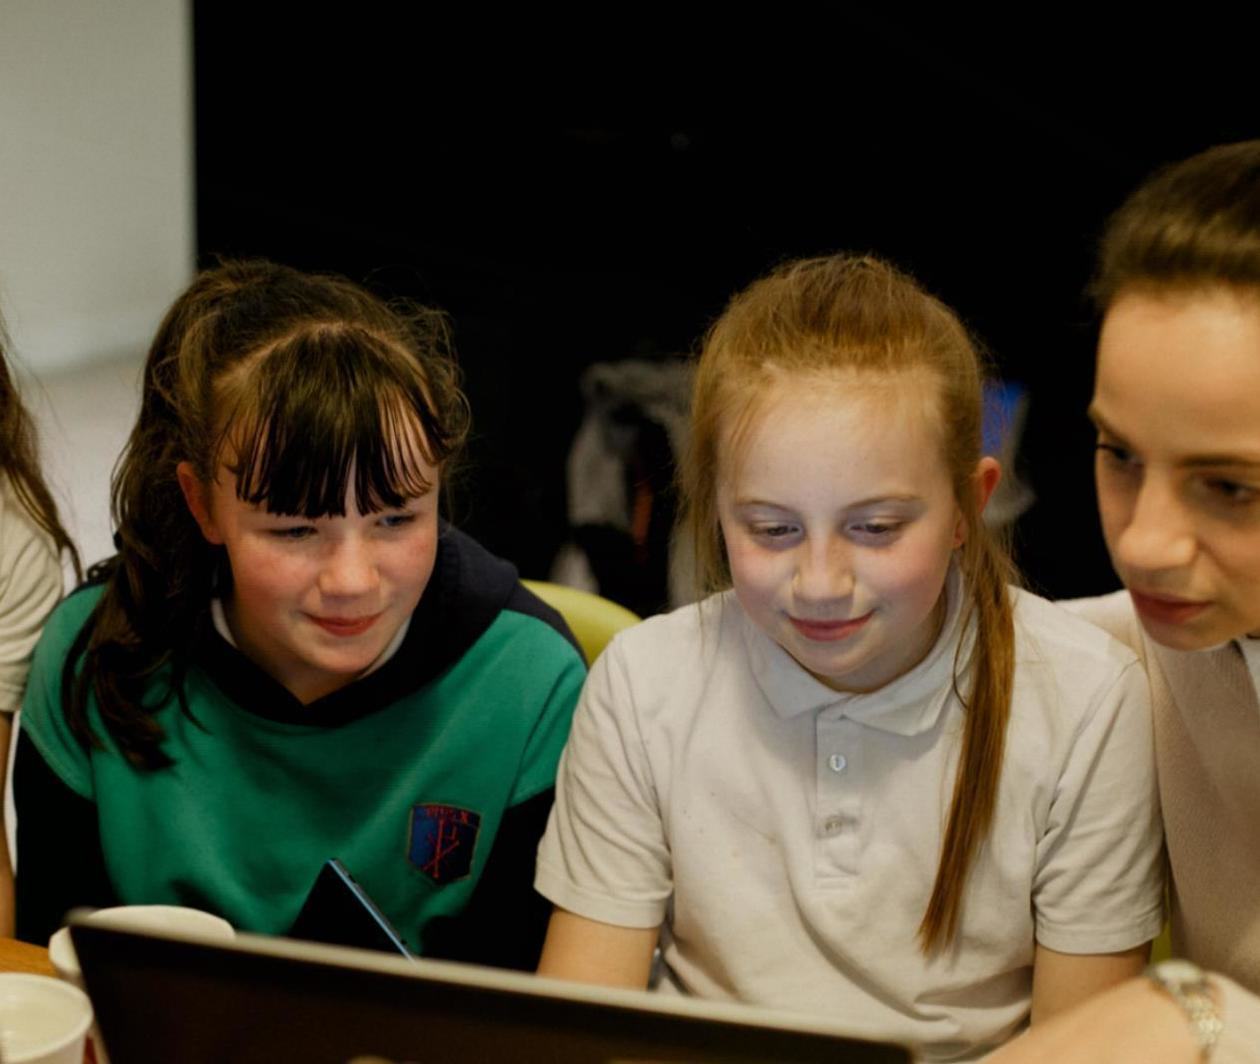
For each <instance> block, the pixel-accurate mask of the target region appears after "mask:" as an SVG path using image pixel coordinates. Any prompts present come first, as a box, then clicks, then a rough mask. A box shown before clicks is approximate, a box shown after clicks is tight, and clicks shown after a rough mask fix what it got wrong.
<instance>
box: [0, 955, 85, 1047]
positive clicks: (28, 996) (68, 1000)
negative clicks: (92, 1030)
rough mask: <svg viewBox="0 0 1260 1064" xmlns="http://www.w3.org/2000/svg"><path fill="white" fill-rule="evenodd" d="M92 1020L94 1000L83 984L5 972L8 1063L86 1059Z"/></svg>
mask: <svg viewBox="0 0 1260 1064" xmlns="http://www.w3.org/2000/svg"><path fill="white" fill-rule="evenodd" d="M91 1024H92V1005H91V1002H89V1001H88V998H87V995H86V994H85V993H83V991H82V990H80V989H79V988H78V987H75V986H71V985H70V984H69V983H64V982H62V981H61V980H59V979H53V978H52V977H50V976H47V975H27V974H25V973H21V972H3V973H0V1059H3V1060H4V1062H5V1064H82V1061H83V1045H84V1041H85V1039H86V1038H87V1033H88V1027H90V1026H91Z"/></svg>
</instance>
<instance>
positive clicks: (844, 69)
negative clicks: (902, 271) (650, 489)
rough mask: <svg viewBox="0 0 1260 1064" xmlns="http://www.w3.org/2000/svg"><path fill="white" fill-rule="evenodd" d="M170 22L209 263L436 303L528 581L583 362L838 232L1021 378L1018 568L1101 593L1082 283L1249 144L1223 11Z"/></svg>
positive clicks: (687, 333) (1104, 574)
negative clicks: (1120, 222) (284, 269)
mask: <svg viewBox="0 0 1260 1064" xmlns="http://www.w3.org/2000/svg"><path fill="white" fill-rule="evenodd" d="M260 9H261V10H263V11H271V12H272V13H271V14H270V15H266V14H264V15H262V16H260V14H259V11H260ZM295 10H296V9H295ZM194 11H195V69H196V101H197V102H196V108H197V110H196V129H197V193H198V194H197V204H198V243H199V252H200V255H201V258H202V261H203V262H204V261H208V260H209V258H210V257H212V256H214V255H217V254H232V255H242V254H249V255H266V256H268V257H272V258H275V259H278V260H281V261H285V262H289V263H292V264H294V265H297V266H300V267H305V268H317V269H330V270H335V271H338V272H341V273H345V274H347V275H349V276H351V277H354V278H356V279H358V280H362V281H366V282H368V283H369V284H370V285H371V286H372V287H374V288H375V289H376V290H378V291H380V292H383V293H385V294H396V295H404V296H409V297H413V298H418V299H420V300H422V301H426V302H431V303H435V304H437V305H438V306H441V307H443V308H444V309H446V310H447V311H449V312H450V314H451V315H452V318H453V321H454V325H455V333H456V343H457V346H458V349H459V352H460V355H461V360H462V362H463V364H464V367H465V372H466V374H467V384H468V390H469V394H470V398H471V401H472V404H473V411H474V416H475V420H476V426H477V436H476V439H475V440H474V443H473V447H472V454H471V458H472V467H471V472H470V474H469V478H468V480H467V481H466V482H465V485H464V490H463V491H462V493H461V495H460V501H459V514H458V516H459V520H460V523H461V524H462V525H463V526H464V527H465V528H467V529H468V530H469V531H471V532H472V533H473V534H474V535H476V536H477V537H478V538H480V539H481V540H482V541H483V542H485V543H486V544H487V545H488V546H490V547H491V548H492V549H494V550H496V551H498V552H499V553H501V554H504V555H506V556H508V557H510V558H512V559H513V560H515V561H516V562H517V563H518V565H520V567H521V569H522V571H523V572H524V573H525V575H529V576H544V575H545V574H546V572H547V569H548V566H549V565H550V562H551V559H552V556H553V554H554V552H555V550H556V548H557V547H558V546H559V544H560V543H561V541H562V540H563V538H564V534H565V530H564V469H563V463H564V456H565V454H566V451H567V448H568V445H569V443H570V441H571V439H572V436H573V433H574V430H575V429H576V427H577V424H578V420H579V418H580V415H581V400H580V397H579V394H578V390H577V375H578V374H579V372H580V371H581V369H582V368H583V367H584V366H586V365H587V364H589V363H590V362H593V361H596V360H606V359H616V358H624V357H628V356H631V355H639V356H648V357H652V356H658V355H668V354H671V353H679V352H685V351H687V350H689V349H691V348H692V346H693V345H694V342H695V340H696V338H697V337H698V336H699V334H700V333H701V332H702V331H703V329H704V327H705V325H706V324H707V322H709V321H710V320H711V319H712V318H713V316H714V315H716V314H717V313H718V312H719V311H720V310H721V307H722V305H723V302H724V301H725V299H726V298H727V297H728V296H729V295H730V294H731V293H732V292H733V291H734V290H736V289H737V288H738V287H740V286H742V285H743V284H745V283H747V282H748V281H749V280H751V279H752V278H754V277H755V276H757V275H758V274H760V273H761V272H763V271H764V270H765V269H766V268H767V267H768V266H770V265H771V264H773V263H775V262H777V261H779V260H781V259H783V258H785V257H790V256H795V255H799V254H806V253H813V252H820V251H830V250H837V249H849V250H871V251H875V252H878V253H879V254H882V255H884V256H886V257H889V258H891V259H893V260H894V261H896V262H897V263H898V264H900V265H901V266H903V267H904V268H907V269H909V270H910V271H911V272H913V273H914V274H915V275H916V276H918V278H919V279H920V280H921V281H922V282H923V283H925V284H926V285H927V286H928V287H929V288H930V289H931V290H932V291H934V292H936V293H937V294H938V295H940V296H941V297H942V298H944V299H945V300H946V301H947V302H949V303H950V304H951V305H953V306H954V307H955V308H957V309H958V310H959V312H960V313H961V314H962V316H963V317H964V319H965V320H966V321H967V322H968V324H969V325H970V326H971V327H972V329H973V330H974V331H975V332H976V334H977V335H978V336H979V337H980V339H981V340H982V341H983V342H984V343H985V344H986V345H987V347H988V348H989V349H990V350H991V351H992V353H993V355H994V357H995V359H996V362H997V364H998V367H999V369H1000V371H1001V372H1002V374H1003V375H1004V376H1006V377H1007V378H1010V379H1013V380H1017V381H1019V382H1021V383H1022V384H1024V385H1025V386H1026V388H1027V389H1028V391H1029V393H1030V396H1031V404H1030V409H1029V421H1028V424H1027V427H1026V432H1025V439H1024V446H1023V452H1022V456H1021V463H1020V464H1021V470H1020V471H1021V474H1022V477H1023V479H1024V480H1026V481H1027V482H1028V484H1029V485H1030V486H1031V487H1032V489H1033V490H1034V491H1035V492H1036V496H1037V502H1036V504H1035V505H1034V506H1033V507H1032V509H1031V510H1029V512H1028V513H1027V514H1026V515H1025V516H1024V517H1023V518H1022V519H1021V521H1020V523H1019V526H1018V528H1017V545H1018V557H1019V561H1020V563H1021V565H1022V566H1023V568H1024V570H1025V573H1026V574H1027V577H1028V579H1029V582H1030V583H1031V584H1032V585H1033V586H1034V587H1037V588H1039V589H1040V590H1042V591H1044V592H1046V593H1048V594H1051V595H1054V596H1064V595H1075V594H1082V593H1090V592H1097V591H1102V590H1107V589H1109V588H1110V587H1112V586H1114V582H1113V580H1112V578H1111V575H1110V570H1109V567H1108V565H1107V562H1106V558H1105V554H1104V552H1103V550H1102V548H1101V544H1100V539H1099V533H1098V526H1097V519H1096V517H1095V514H1094V501H1093V489H1092V486H1091V480H1090V477H1091V473H1090V468H1091V451H1092V437H1091V433H1090V431H1089V427H1088V425H1087V422H1086V420H1085V417H1084V410H1085V407H1086V404H1087V402H1088V397H1089V391H1090V383H1091V380H1090V361H1091V354H1092V346H1093V341H1094V333H1095V323H1094V321H1093V318H1092V315H1091V313H1090V311H1089V308H1088V306H1087V304H1086V303H1085V301H1084V299H1083V298H1082V296H1081V291H1082V289H1083V287H1084V285H1085V283H1086V281H1087V279H1088V276H1089V271H1090V266H1091V258H1092V253H1093V247H1094V243H1095V240H1096V238H1097V234H1098V231H1099V228H1100V226H1101V223H1102V221H1103V219H1104V218H1105V216H1106V214H1107V212H1108V211H1110V210H1111V209H1113V208H1114V207H1115V206H1116V205H1117V204H1118V203H1119V201H1120V199H1121V198H1122V197H1123V195H1124V194H1125V193H1126V192H1127V191H1128V190H1129V189H1130V188H1131V187H1132V186H1133V185H1134V184H1135V183H1136V182H1137V181H1138V180H1139V179H1140V178H1141V177H1142V176H1143V175H1145V174H1146V173H1148V172H1149V171H1150V170H1151V169H1152V168H1153V167H1154V166H1156V165H1158V164H1160V163H1163V162H1166V161H1170V160H1173V159H1177V158H1181V157H1184V156H1185V155H1187V154H1191V153H1193V152H1194V151H1197V150H1199V149H1201V148H1203V147H1206V146H1207V145H1209V144H1212V143H1216V142H1219V141H1224V140H1237V139H1241V138H1243V137H1247V136H1256V135H1260V117H1257V115H1258V114H1260V112H1257V110H1256V108H1255V104H1256V102H1257V100H1256V95H1257V94H1256V93H1255V92H1254V91H1253V90H1252V89H1251V88H1250V82H1251V80H1252V77H1251V72H1252V71H1253V69H1254V63H1253V62H1252V61H1251V60H1250V58H1249V57H1247V56H1246V55H1245V54H1244V53H1243V51H1242V49H1243V47H1244V42H1245V40H1246V39H1247V38H1246V35H1245V34H1243V33H1242V31H1241V29H1240V28H1238V27H1234V28H1232V29H1231V28H1230V27H1229V26H1225V25H1220V26H1217V25H1212V26H1201V27H1197V28H1190V27H1186V26H1177V27H1158V26H1157V27H1155V28H1154V29H1152V30H1150V31H1148V32H1147V34H1146V36H1145V37H1140V36H1136V35H1135V33H1134V30H1133V29H1132V27H1128V26H1101V25H1090V26H1080V25H1073V26H1062V27H1053V26H1048V25H1032V24H1029V25H1021V26H1014V25H1003V24H1000V23H997V24H995V23H992V22H987V23H984V24H979V23H977V24H976V25H972V26H966V25H960V24H958V23H957V22H956V21H950V22H948V23H947V22H944V21H942V22H941V23H940V24H939V25H931V24H926V23H924V22H922V21H921V20H918V19H917V18H916V22H915V23H914V24H913V25H911V26H902V25H899V24H897V23H896V22H894V21H893V20H892V19H891V18H882V17H879V16H874V15H869V14H865V15H861V16H858V15H845V16H838V17H837V16H833V17H832V18H831V20H830V21H829V22H827V23H825V24H824V23H819V24H817V25H807V24H804V23H796V24H792V25H782V24H778V23H776V24H774V25H773V26H772V25H769V24H767V25H758V24H748V25H741V26H737V27H734V28H733V30H734V31H737V32H733V31H732V27H730V26H726V27H721V29H722V31H723V32H722V33H721V34H718V33H716V31H715V33H714V34H711V35H704V34H697V35H695V36H694V37H689V38H687V39H682V38H681V37H680V36H679V34H678V30H677V27H675V26H668V25H664V24H662V25H660V26H654V27H643V26H638V27H629V26H625V25H622V26H613V27H611V28H609V27H601V28H600V29H598V30H595V29H593V28H592V27H589V26H585V25H581V24H577V23H573V22H568V23H565V24H563V25H555V26H539V25H534V26H531V27H528V29H526V28H525V27H520V26H516V27H512V26H503V25H496V26H495V27H494V29H495V30H496V33H497V36H496V38H495V43H493V44H491V43H490V42H489V40H488V38H483V37H470V36H463V37H455V36H452V35H451V34H450V33H449V31H444V30H442V29H441V28H439V27H437V26H435V25H434V24H432V22H431V21H430V18H429V13H428V11H427V10H426V11H424V12H420V13H417V14H414V15H411V16H408V17H403V16H400V15H399V14H398V13H397V12H394V11H392V10H390V11H387V10H386V9H381V10H379V11H373V9H371V8H370V7H354V8H351V7H349V6H347V7H345V8H344V9H342V10H338V11H337V12H336V16H335V19H334V18H332V17H331V16H328V18H329V20H328V21H326V22H321V21H318V20H316V19H313V18H311V17H309V16H308V17H304V18H303V19H302V20H301V21H298V20H297V19H296V18H290V17H284V16H282V15H280V14H277V13H276V9H272V8H267V7H266V6H265V5H253V6H251V7H248V8H246V7H238V6H235V5H232V4H225V3H214V2H209V0H199V2H197V3H196V4H195V7H194ZM485 30H486V27H483V28H482V30H481V32H482V33H484V32H485ZM733 37H738V38H739V39H738V40H734V39H732V38H733ZM1235 42H1236V43H1235Z"/></svg>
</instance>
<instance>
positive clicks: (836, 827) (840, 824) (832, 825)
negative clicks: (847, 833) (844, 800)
mask: <svg viewBox="0 0 1260 1064" xmlns="http://www.w3.org/2000/svg"><path fill="white" fill-rule="evenodd" d="M843 828H844V817H842V816H829V817H828V818H827V819H826V820H824V821H823V831H824V832H826V833H827V834H828V835H838V834H839V833H840V831H841V830H842V829H843Z"/></svg>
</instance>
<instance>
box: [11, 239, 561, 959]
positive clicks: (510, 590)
mask: <svg viewBox="0 0 1260 1064" xmlns="http://www.w3.org/2000/svg"><path fill="white" fill-rule="evenodd" d="M467 430H468V410H467V404H466V401H465V399H464V396H463V394H462V392H461V391H460V388H459V385H458V375H457V372H456V367H455V363H454V361H453V359H452V357H451V356H450V354H449V353H448V342H447V330H446V325H445V321H444V319H443V318H442V316H441V315H440V314H437V313H435V312H433V311H428V310H424V309H422V308H414V307H412V308H404V309H399V308H396V307H391V306H387V305H386V304H384V303H383V302H381V301H380V300H379V299H377V298H375V297H374V296H372V295H371V294H369V293H368V292H366V291H365V290H363V289H361V288H359V287H357V286H355V285H353V284H351V283H349V282H347V281H345V280H342V279H339V278H332V277H322V276H313V275H307V274H303V273H299V272H298V271H296V270H292V269H288V268H286V267H283V266H277V265H272V264H268V263H229V264H226V265H223V266H220V267H218V268H217V269H212V270H208V271H206V272H205V273H203V274H201V275H200V276H199V277H197V278H196V280H195V281H194V282H193V284H192V286H191V287H190V288H189V289H188V290H187V291H186V292H185V293H184V294H183V295H182V296H180V297H179V299H177V300H176V302H175V304H174V306H173V307H172V308H171V310H170V311H169V312H168V314H167V316H166V318H165V320H164V321H163V322H162V325H161V326H160V328H159V330H158V333H157V336H156V338H155V340H154V342H153V346H152V348H151V350H150V353H149V357H148V361H147V363H146V366H145V371H144V383H143V395H142V403H141V410H140V416H139V420H138V422H137V424H136V426H135V429H134V430H133V432H132V434H131V437H130V440H129V441H128V444H127V448H126V451H125V453H124V455H123V458H122V460H121V462H120V464H119V467H118V469H117V472H116V474H115V477H114V483H113V510H114V519H115V523H116V525H117V542H118V546H119V550H118V554H117V555H116V556H115V557H113V558H112V559H110V560H108V561H106V562H104V563H102V564H101V565H99V566H97V567H95V568H94V570H93V571H92V573H91V574H90V576H91V579H90V580H89V583H88V585H87V586H86V587H85V588H83V589H81V590H80V591H79V592H77V593H76V594H74V595H72V596H70V598H69V599H67V601H66V602H65V604H64V605H63V606H62V607H61V608H60V609H59V610H58V611H57V613H56V614H55V615H54V617H53V620H52V621H51V623H50V625H49V627H48V630H47V632H46V634H45V636H44V639H43V641H42V643H41V645H40V647H39V649H38V651H37V653H36V657H35V664H34V668H33V672H32V677H31V685H30V688H29V690H28V694H27V699H26V703H25V705H24V710H23V726H22V734H21V738H20V740H19V746H18V750H17V759H16V765H15V770H14V773H15V791H16V798H17V803H18V809H19V814H20V815H19V836H18V850H19V858H20V860H19V873H18V879H17V918H18V933H19V935H21V936H22V937H26V938H29V939H35V940H38V939H42V938H44V937H46V936H47V935H48V934H49V932H50V931H52V930H53V929H54V928H55V927H56V926H57V923H58V921H59V920H60V919H61V917H62V915H63V913H64V912H65V910H66V909H67V908H69V907H70V906H73V905H82V904H87V905H101V904H105V903H111V902H124V903H140V902H170V903H177V904H184V905H191V906H195V907H198V908H202V909H207V910H210V911H212V912H216V913H218V914H220V915H222V916H224V917H226V918H227V919H228V920H229V921H231V922H232V923H233V924H234V925H236V926H237V927H239V928H243V929H246V930H251V931H258V932H264V933H284V932H286V931H288V930H289V929H290V928H291V926H292V924H293V922H294V920H295V918H296V916H297V915H298V912H299V910H300V909H301V906H302V903H303V901H304V899H305V897H306V895H307V892H308V891H309V889H310V887H311V885H312V883H313V882H314V881H315V878H316V876H317V874H318V872H319V871H320V868H321V866H322V864H323V863H324V862H325V861H326V860H327V859H329V858H332V857H338V858H340V859H341V860H342V861H343V862H344V863H345V865H346V866H347V868H348V869H349V870H350V871H351V872H352V873H353V874H354V875H355V877H356V878H357V879H358V880H359V882H360V883H361V884H362V885H363V886H364V887H365V888H366V890H367V891H368V893H369V894H370V895H372V896H373V898H374V899H375V901H376V902H377V903H378V904H379V906H380V907H381V909H383V910H384V912H385V914H386V915H387V916H388V917H389V918H390V919H391V921H392V922H393V923H394V924H395V925H396V926H397V928H398V929H399V931H400V933H401V934H402V936H403V938H404V939H405V940H406V942H407V943H408V944H409V945H410V947H411V948H412V949H414V950H417V951H419V952H422V953H425V954H427V955H434V956H445V957H455V958H460V959H464V960H469V961H478V962H486V963H496V964H503V965H509V966H516V967H522V968H526V967H530V966H532V964H533V963H534V960H535V958H536V956H537V952H538V949H539V946H540V943H541V940H542V934H543V927H544V923H545V919H546V907H545V905H544V904H543V903H542V901H541V899H537V898H536V896H535V895H534V894H533V891H532V888H531V878H532V874H533V862H534V849H535V847H536V844H537V841H538V838H539V837H540V835H541V833H542V830H543V826H544V824H545V822H546V818H547V814H548V811H549V809H550V806H551V793H552V784H553V780H554V774H555V764H556V760H557V758H558V757H559V753H560V748H561V746H562V745H563V743H564V739H565V737H566V735H567V733H568V726H569V717H570V714H571V712H572V709H573V705H574V702H575V701H576V698H577V693H578V689H579V687H580V685H581V682H582V678H583V674H584V671H585V670H584V666H583V662H582V658H581V655H580V653H579V651H578V650H577V649H576V647H575V646H574V645H573V644H572V642H571V636H570V635H569V633H568V631H567V629H566V628H565V626H564V624H563V621H561V620H560V618H559V617H558V615H557V614H555V613H554V612H553V611H551V610H550V609H548V608H547V607H546V606H544V605H543V604H542V603H541V602H539V601H538V600H537V599H536V598H534V597H533V596H532V595H530V594H529V593H528V592H527V591H525V590H524V589H523V588H522V587H521V585H520V583H519V581H518V580H517V576H516V571H515V569H514V568H513V567H512V566H511V565H510V564H508V563H507V562H505V561H502V560H500V559H498V558H495V557H493V556H492V555H490V554H489V553H487V552H486V551H485V550H484V549H483V548H481V547H480V546H478V545H477V544H476V543H474V542H473V541H472V540H471V539H469V538H468V537H467V536H464V535H463V534H462V533H460V532H458V531H456V530H455V529H454V528H452V527H451V526H449V525H448V524H446V523H445V522H444V521H443V520H441V519H440V518H439V516H438V509H439V508H438V498H439V494H440V489H441V488H442V486H443V484H444V482H449V480H450V477H451V475H452V470H453V469H454V466H455V463H456V462H457V460H458V458H459V456H460V453H461V449H462V446H463V443H464V440H465V437H466V434H467ZM28 827H29V828H30V830H27V829H28Z"/></svg>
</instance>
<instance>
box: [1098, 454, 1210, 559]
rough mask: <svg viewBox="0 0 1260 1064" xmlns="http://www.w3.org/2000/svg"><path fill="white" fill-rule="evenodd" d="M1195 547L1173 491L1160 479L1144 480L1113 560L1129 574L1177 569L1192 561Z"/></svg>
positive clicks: (1183, 510)
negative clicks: (1129, 572) (1131, 572)
mask: <svg viewBox="0 0 1260 1064" xmlns="http://www.w3.org/2000/svg"><path fill="white" fill-rule="evenodd" d="M1195 543H1196V539H1195V533H1194V525H1193V521H1192V519H1191V515H1190V514H1189V513H1188V512H1187V510H1186V507H1185V504H1184V503H1183V502H1182V501H1181V500H1180V499H1179V498H1178V496H1177V492H1176V490H1175V487H1174V486H1173V485H1171V484H1168V483H1165V482H1164V480H1163V479H1162V478H1157V477H1152V476H1147V477H1145V478H1144V479H1143V481H1142V484H1141V486H1140V487H1139V488H1138V490H1137V495H1136V497H1135V498H1134V500H1133V509H1132V511H1131V512H1130V514H1129V520H1128V523H1127V524H1126V525H1125V527H1124V529H1123V530H1122V531H1121V533H1120V536H1119V537H1118V539H1117V540H1116V560H1117V561H1118V562H1119V563H1120V564H1121V565H1122V566H1123V567H1124V568H1125V569H1127V570H1130V571H1140V572H1159V571H1161V570H1168V569H1178V568H1182V567H1184V566H1187V565H1189V564H1190V563H1191V562H1192V561H1193V560H1194V555H1195V549H1196V547H1195Z"/></svg>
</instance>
